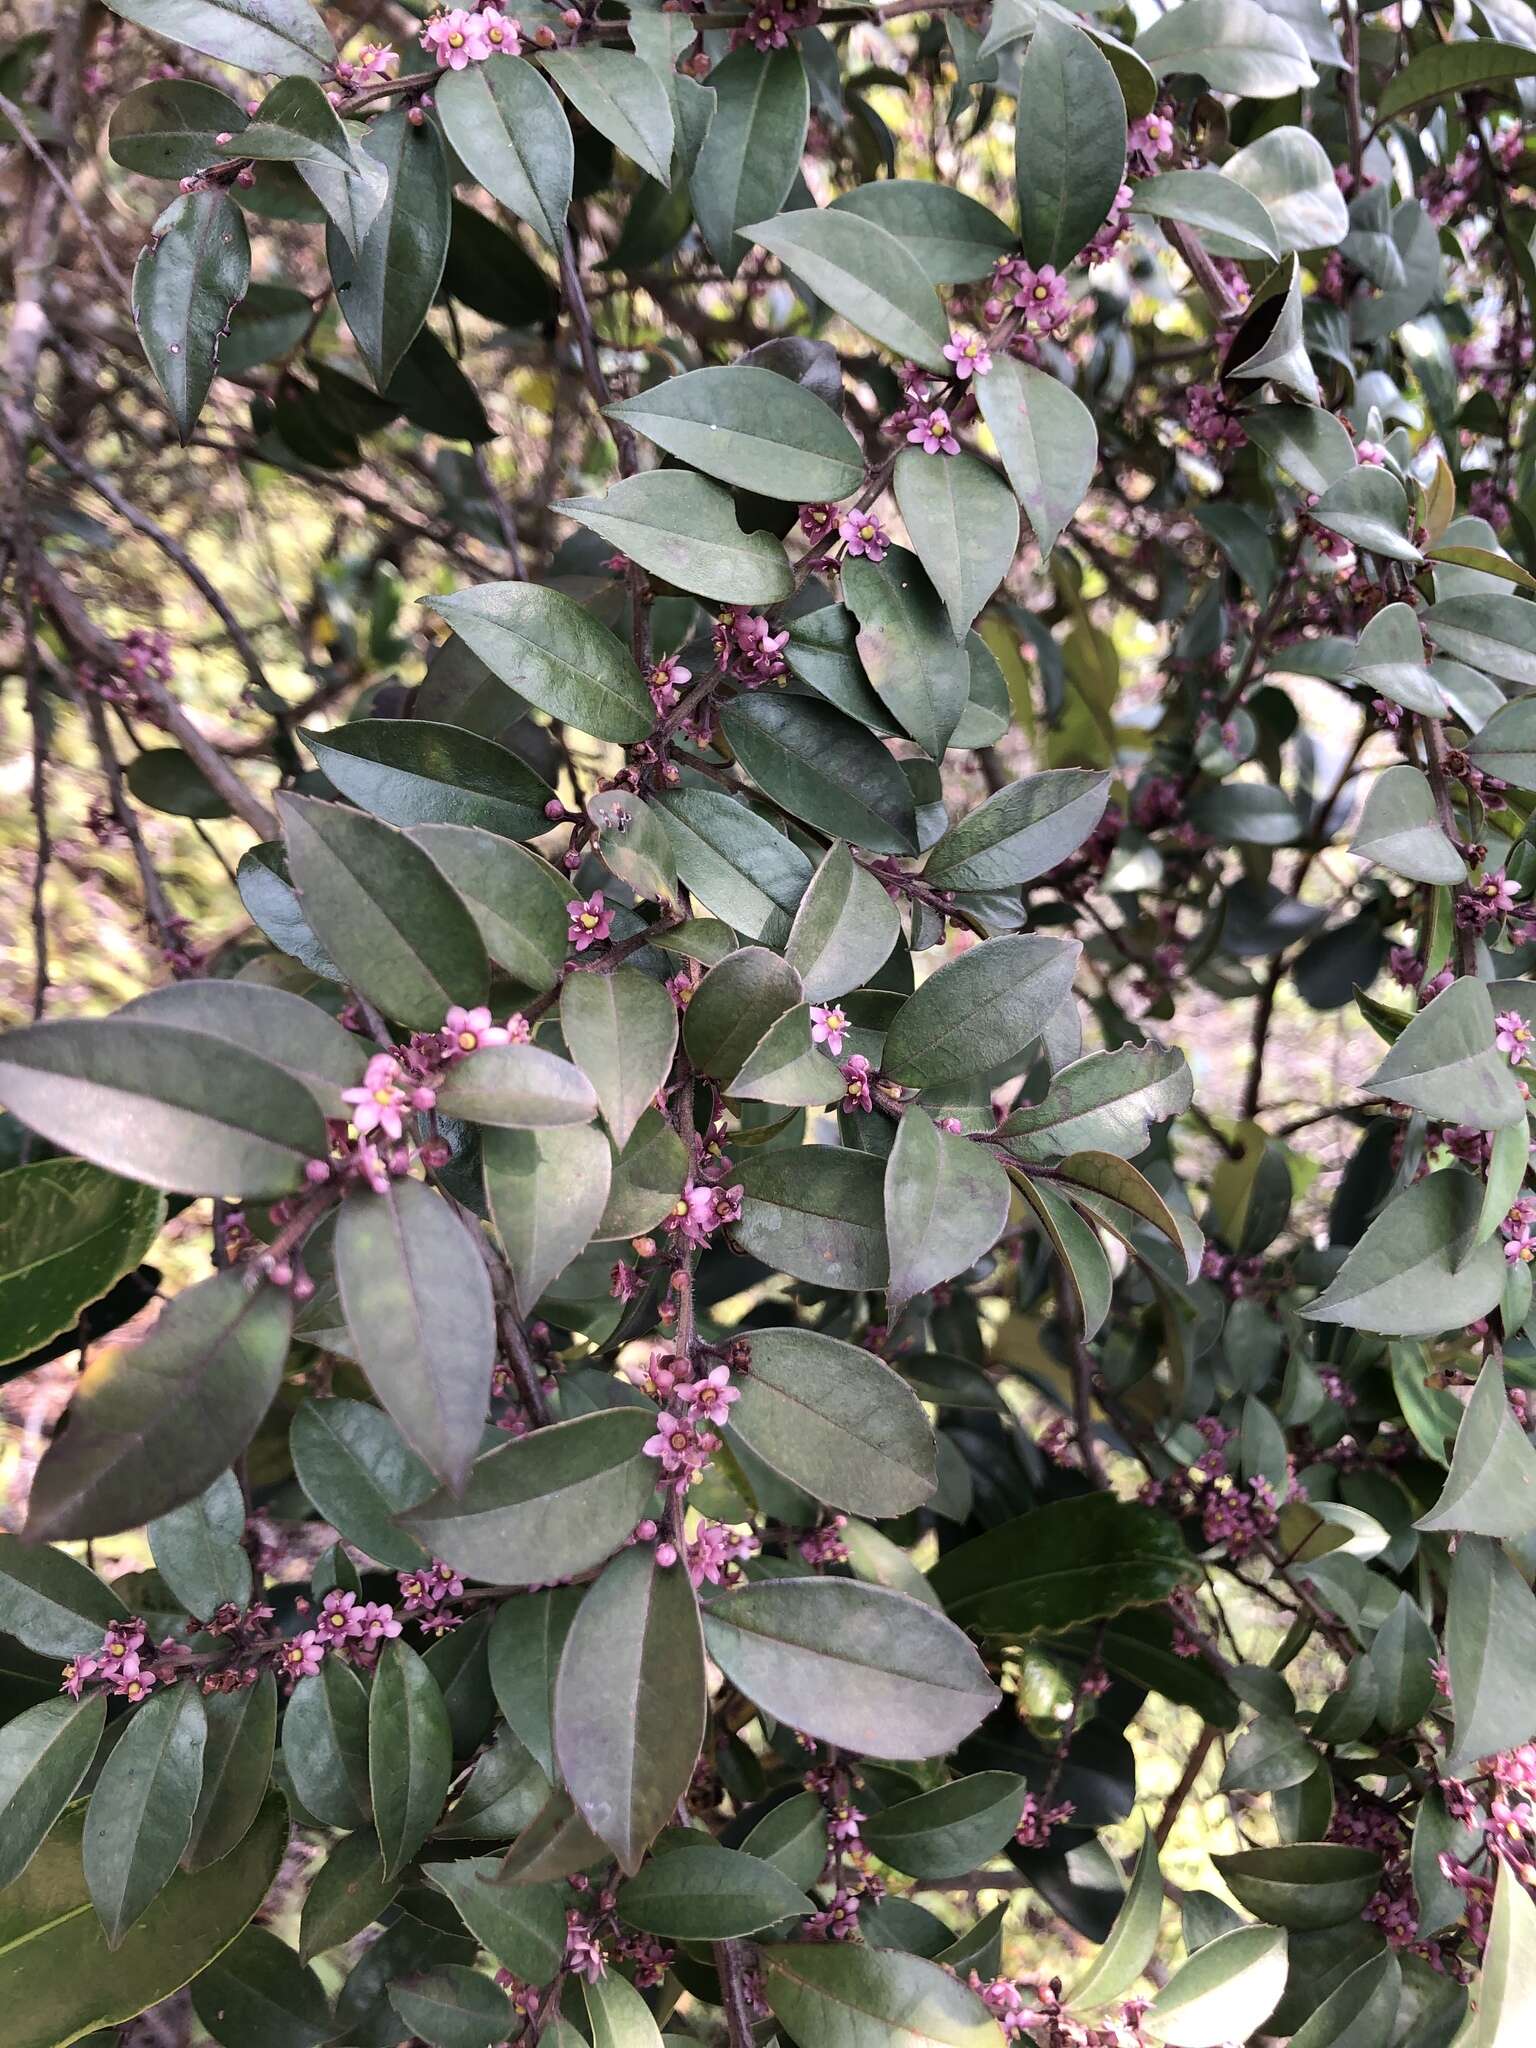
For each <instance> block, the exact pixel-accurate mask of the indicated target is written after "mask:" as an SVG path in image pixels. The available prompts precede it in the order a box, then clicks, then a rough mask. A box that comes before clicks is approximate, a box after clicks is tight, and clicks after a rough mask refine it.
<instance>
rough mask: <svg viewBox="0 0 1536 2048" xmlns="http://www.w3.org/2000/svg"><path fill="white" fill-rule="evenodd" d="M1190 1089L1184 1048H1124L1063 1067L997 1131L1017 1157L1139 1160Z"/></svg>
mask: <svg viewBox="0 0 1536 2048" xmlns="http://www.w3.org/2000/svg"><path fill="white" fill-rule="evenodd" d="M941 843H942V842H941ZM1193 1093H1194V1076H1193V1075H1192V1074H1191V1072H1190V1069H1189V1064H1188V1062H1187V1061H1186V1059H1185V1057H1184V1055H1183V1053H1182V1052H1179V1051H1177V1050H1176V1049H1174V1048H1172V1047H1164V1046H1160V1045H1123V1046H1119V1047H1117V1048H1116V1050H1115V1051H1114V1052H1095V1053H1089V1054H1087V1056H1086V1057H1085V1058H1083V1059H1080V1060H1074V1061H1073V1062H1072V1063H1071V1064H1070V1065H1069V1066H1065V1067H1062V1068H1060V1069H1059V1070H1058V1071H1057V1072H1056V1073H1055V1074H1053V1075H1052V1076H1051V1085H1050V1087H1049V1088H1048V1090H1047V1091H1046V1094H1045V1097H1044V1099H1043V1101H1041V1102H1038V1103H1033V1104H1030V1105H1028V1106H1026V1107H1025V1108H1023V1109H1015V1110H1013V1111H1011V1112H1010V1114H1009V1115H1008V1116H1007V1117H1006V1118H1005V1119H1004V1120H1003V1122H1002V1123H1001V1124H999V1125H998V1127H997V1136H998V1138H999V1139H1001V1140H1003V1141H1004V1142H1005V1143H1006V1146H1007V1149H1008V1151H1009V1152H1011V1153H1012V1154H1013V1156H1014V1157H1015V1158H1017V1159H1027V1160H1043V1159H1050V1158H1057V1157H1059V1156H1060V1155H1061V1154H1062V1153H1066V1152H1076V1151H1080V1150H1081V1151H1095V1152H1111V1153H1113V1154H1115V1156H1116V1157H1117V1158H1120V1159H1134V1158H1136V1156H1137V1155H1138V1154H1139V1153H1141V1152H1144V1151H1145V1150H1146V1148H1147V1144H1148V1142H1149V1139H1150V1136H1151V1126H1152V1124H1153V1123H1154V1122H1157V1123H1161V1122H1163V1121H1165V1120H1166V1119H1167V1118H1169V1117H1175V1116H1180V1115H1182V1114H1183V1112H1184V1111H1185V1110H1186V1109H1188V1107H1189V1105H1190V1101H1191V1099H1192V1097H1193Z"/></svg>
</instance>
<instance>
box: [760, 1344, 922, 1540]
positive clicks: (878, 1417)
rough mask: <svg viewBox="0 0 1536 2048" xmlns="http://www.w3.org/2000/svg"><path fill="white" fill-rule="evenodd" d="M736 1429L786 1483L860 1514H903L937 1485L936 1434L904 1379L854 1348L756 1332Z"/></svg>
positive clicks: (819, 1498)
mask: <svg viewBox="0 0 1536 2048" xmlns="http://www.w3.org/2000/svg"><path fill="white" fill-rule="evenodd" d="M749 1338H750V1344H751V1353H752V1363H751V1368H750V1370H749V1371H748V1372H747V1373H746V1374H745V1375H743V1377H742V1379H741V1381H740V1387H739V1391H740V1399H739V1400H737V1401H736V1402H734V1403H733V1404H732V1407H731V1413H730V1433H731V1435H732V1437H733V1438H739V1440H740V1441H741V1442H742V1443H743V1444H745V1445H746V1447H747V1449H748V1450H749V1451H750V1452H751V1453H752V1454H753V1456H754V1457H757V1458H760V1459H761V1460H762V1461H763V1463H764V1464H765V1465H767V1466H768V1467H769V1468H770V1469H771V1470H772V1471H774V1472H777V1473H778V1474H779V1476H780V1478H781V1479H787V1480H788V1481H789V1482H790V1484H791V1485H793V1486H798V1487H802V1488H803V1489H804V1490H805V1491H806V1492H807V1493H809V1494H811V1495H812V1496H813V1497H814V1498H815V1499H817V1500H820V1501H824V1502H826V1503H827V1504H828V1505H830V1506H833V1507H841V1508H848V1509H851V1510H852V1512H853V1513H855V1514H861V1515H877V1516H878V1515H900V1514H905V1513H906V1512H907V1511H908V1510H909V1509H911V1508H915V1507H918V1506H920V1505H921V1504H922V1502H923V1501H925V1500H927V1498H928V1497H929V1495H930V1494H931V1493H932V1492H933V1489H934V1483H935V1481H934V1462H933V1461H934V1449H933V1431H932V1429H931V1428H930V1426H929V1423H928V1418H927V1417H926V1416H925V1415H924V1413H923V1410H922V1406H921V1404H920V1402H919V1401H918V1400H917V1399H916V1397H915V1396H914V1395H913V1393H912V1392H911V1390H910V1389H909V1388H908V1386H907V1385H906V1383H905V1382H904V1381H903V1380H902V1379H901V1377H900V1376H899V1374H897V1373H894V1372H893V1371H892V1370H891V1368H890V1367H889V1366H888V1365H883V1364H882V1363H881V1362H880V1360H879V1359H877V1358H874V1357H872V1356H871V1355H870V1353H869V1352H867V1351H864V1350H861V1349H860V1347H859V1346H857V1345H855V1344H845V1343H842V1342H841V1341H840V1340H839V1339H837V1338H835V1337H823V1336H821V1335H820V1334H818V1333H817V1332H815V1331H811V1330H802V1329H797V1328H784V1329H768V1330H762V1329H753V1330H752V1331H751V1332H750V1333H749Z"/></svg>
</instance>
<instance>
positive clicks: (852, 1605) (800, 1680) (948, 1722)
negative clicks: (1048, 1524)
mask: <svg viewBox="0 0 1536 2048" xmlns="http://www.w3.org/2000/svg"><path fill="white" fill-rule="evenodd" d="M704 1640H705V1642H706V1644H707V1645H708V1648H709V1654H710V1656H711V1657H712V1658H713V1659H714V1661H715V1662H716V1664H718V1665H719V1667H720V1669H721V1670H722V1671H723V1672H724V1673H725V1676H726V1677H727V1678H728V1679H729V1680H730V1681H731V1683H732V1684H733V1685H735V1686H737V1687H739V1688H740V1690H741V1691H742V1692H744V1693H745V1694H746V1696H747V1698H748V1699H750V1700H752V1701H753V1702H754V1703H755V1704H756V1705H757V1706H759V1707H761V1708H762V1709H763V1711H764V1712H765V1713H769V1714H772V1715H773V1716H774V1718H775V1719H776V1720H779V1721H785V1722H787V1723H788V1724H789V1726H790V1727H792V1728H798V1729H799V1730H800V1732H801V1733H802V1734H805V1735H810V1736H813V1737H815V1738H816V1740H818V1741H821V1742H835V1743H837V1744H838V1746H839V1747H840V1748H843V1749H849V1750H852V1751H853V1752H854V1753H855V1754H856V1755H860V1756H873V1757H888V1758H891V1759H900V1758H912V1757H927V1756H940V1755H942V1754H943V1753H944V1752H945V1751H946V1750H948V1749H952V1748H953V1747H954V1746H955V1744H956V1743H957V1742H959V1741H961V1740H962V1739H963V1737H965V1736H966V1735H968V1734H969V1733H970V1732H971V1730H972V1729H973V1728H975V1727H976V1726H977V1725H978V1723H979V1722H980V1721H981V1720H983V1719H984V1717H985V1716H986V1715H987V1714H988V1713H989V1712H990V1711H991V1708H992V1707H993V1705H994V1704H995V1703H996V1700H997V1698H998V1694H997V1689H996V1687H995V1686H994V1685H993V1683H992V1681H991V1679H990V1678H988V1676H987V1674H986V1671H985V1669H984V1667H983V1665H982V1662H981V1659H980V1658H979V1657H978V1656H977V1655H976V1652H975V1651H974V1650H973V1649H972V1647H971V1645H970V1644H969V1643H968V1642H967V1641H966V1639H965V1637H964V1636H963V1635H962V1634H961V1633H960V1631H959V1629H957V1628H956V1627H955V1626H954V1625H953V1623H951V1622H948V1621H946V1620H945V1619H944V1617H943V1615H941V1614H939V1613H937V1612H936V1611H935V1610H934V1609H933V1608H932V1607H929V1606H927V1605H925V1604H924V1603H923V1602H922V1601H920V1600H914V1599H912V1598H910V1597H909V1595H907V1594H905V1593H892V1592H888V1591H887V1590H886V1589H885V1588H884V1587H876V1586H861V1585H858V1584H856V1583H855V1582H854V1581H852V1580H849V1579H830V1578H806V1579H771V1580H767V1581H765V1582H763V1583H762V1584H758V1585H746V1586H738V1587H735V1588H733V1589H731V1590H730V1591H728V1592H724V1593H721V1594H719V1595H717V1596H716V1597H715V1598H714V1599H712V1600H711V1601H710V1602H709V1603H708V1605H707V1606H706V1607H705V1609H704Z"/></svg>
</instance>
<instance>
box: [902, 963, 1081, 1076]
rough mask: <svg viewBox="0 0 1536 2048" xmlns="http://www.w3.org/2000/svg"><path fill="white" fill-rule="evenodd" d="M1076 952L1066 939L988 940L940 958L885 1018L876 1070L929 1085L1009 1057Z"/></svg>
mask: <svg viewBox="0 0 1536 2048" xmlns="http://www.w3.org/2000/svg"><path fill="white" fill-rule="evenodd" d="M1080 950H1081V949H1080V948H1079V947H1078V945H1077V944H1076V942H1075V941H1073V940H1063V939H1043V938H1034V937H1028V938H1004V939H989V940H988V941H987V942H986V944H985V945H981V946H975V947H973V948H972V949H971V951H970V952H968V953H962V954H961V955H960V956H959V958H958V959H954V960H950V961H948V962H947V963H946V964H945V965H944V966H943V967H941V968H940V969H939V970H938V972H937V973H936V974H933V975H931V976H930V977H929V979H928V980H927V981H925V982H924V983H923V985H922V987H921V988H920V989H918V991H917V992H916V994H915V995H911V996H909V997H908V998H907V1000H906V1002H905V1003H903V1005H902V1007H901V1008H900V1009H899V1010H898V1011H897V1012H896V1015H895V1017H894V1018H893V1019H892V1020H891V1027H890V1030H889V1031H888V1032H887V1033H886V1039H885V1052H884V1055H883V1058H882V1062H881V1064H882V1066H883V1068H884V1071H885V1072H886V1073H887V1074H888V1075H889V1076H890V1078H891V1079H892V1080H893V1081H900V1082H902V1083H904V1084H905V1085H906V1086H908V1087H912V1088H933V1087H937V1086H941V1085H943V1084H945V1083H947V1082H950V1081H959V1080H964V1079H965V1078H966V1077H967V1076H969V1075H972V1074H984V1073H989V1072H991V1071H992V1070H993V1069H994V1068H997V1067H1000V1066H1003V1065H1005V1064H1006V1063H1007V1062H1009V1061H1011V1060H1015V1059H1017V1058H1018V1056H1019V1054H1020V1053H1022V1052H1023V1051H1024V1048H1025V1047H1026V1046H1027V1045H1028V1044H1029V1042H1030V1041H1031V1039H1034V1038H1037V1037H1038V1036H1039V1035H1040V1032H1041V1031H1042V1030H1043V1029H1044V1027H1045V1024H1046V1021H1047V1019H1048V1018H1049V1017H1050V1016H1051V1015H1052V1014H1053V1012H1054V1011H1055V1010H1056V1009H1057V1008H1058V1007H1059V1005H1060V1004H1061V1002H1062V1000H1063V998H1064V997H1065V996H1066V995H1067V994H1068V992H1069V991H1070V989H1071V986H1072V977H1073V973H1074V971H1075V969H1076V966H1077V958H1078V953H1079V951H1080Z"/></svg>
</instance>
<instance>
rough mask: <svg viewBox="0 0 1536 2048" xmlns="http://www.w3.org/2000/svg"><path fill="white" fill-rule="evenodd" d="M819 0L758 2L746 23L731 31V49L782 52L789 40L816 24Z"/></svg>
mask: <svg viewBox="0 0 1536 2048" xmlns="http://www.w3.org/2000/svg"><path fill="white" fill-rule="evenodd" d="M816 10H817V0H758V5H757V6H755V7H753V8H751V9H750V10H749V12H748V14H747V17H746V19H745V21H743V22H742V23H741V24H740V26H739V27H737V28H734V29H732V30H731V48H732V49H733V50H739V49H741V48H742V46H743V45H744V44H750V46H751V47H752V48H753V49H754V50H764V51H767V50H782V49H785V48H787V47H788V44H789V39H790V37H791V36H793V35H798V34H799V33H800V32H801V31H802V30H804V29H808V28H811V27H813V26H814V25H815V21H816Z"/></svg>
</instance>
